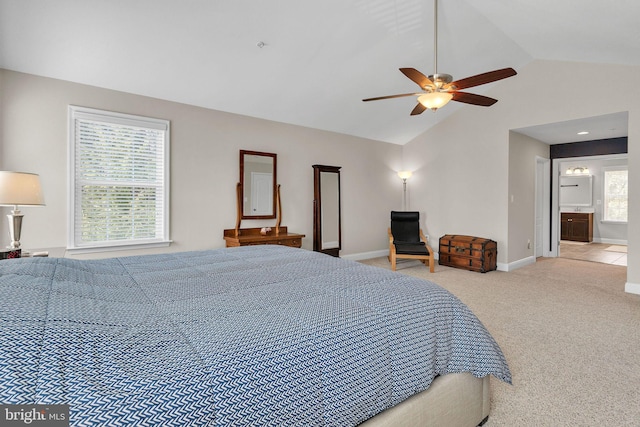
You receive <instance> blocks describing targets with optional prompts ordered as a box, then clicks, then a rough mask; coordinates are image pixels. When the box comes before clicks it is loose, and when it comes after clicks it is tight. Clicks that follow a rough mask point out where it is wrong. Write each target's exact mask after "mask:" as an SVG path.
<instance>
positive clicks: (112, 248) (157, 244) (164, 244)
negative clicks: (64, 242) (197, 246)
mask: <svg viewBox="0 0 640 427" xmlns="http://www.w3.org/2000/svg"><path fill="white" fill-rule="evenodd" d="M171 243H173V240H166V241H162V242H153V243H131V244H124V245H105V246H91V247H77V248H67V254H90V253H97V252H114V251H128V250H133V249H149V248H164V247H167V246H170V245H171Z"/></svg>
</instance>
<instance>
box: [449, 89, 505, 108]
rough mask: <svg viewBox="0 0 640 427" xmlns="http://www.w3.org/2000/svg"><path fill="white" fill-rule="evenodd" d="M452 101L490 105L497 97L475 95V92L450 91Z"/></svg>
mask: <svg viewBox="0 0 640 427" xmlns="http://www.w3.org/2000/svg"><path fill="white" fill-rule="evenodd" d="M452 93H453V98H452V100H453V101H458V102H464V103H465V104H473V105H480V106H481V107H490V106H492V105H493V104H495V103H496V102H498V100H497V99H493V98H489V97H488V96H484V95H476V94H475V93H467V92H452Z"/></svg>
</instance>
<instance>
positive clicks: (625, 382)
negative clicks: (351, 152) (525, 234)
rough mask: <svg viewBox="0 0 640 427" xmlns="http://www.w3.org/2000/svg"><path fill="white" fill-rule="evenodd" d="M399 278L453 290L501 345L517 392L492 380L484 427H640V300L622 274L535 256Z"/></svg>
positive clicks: (403, 269)
mask: <svg viewBox="0 0 640 427" xmlns="http://www.w3.org/2000/svg"><path fill="white" fill-rule="evenodd" d="M362 262H363V263H365V264H369V265H374V266H377V267H381V268H387V269H389V268H390V267H389V262H388V261H387V259H386V257H384V258H375V259H371V260H365V261H362ZM398 272H399V273H400V274H408V275H411V276H417V277H421V278H425V279H428V280H431V281H434V282H436V283H438V284H440V285H441V286H443V287H444V288H446V289H448V290H449V291H451V292H452V293H453V294H454V295H456V296H458V298H460V299H461V300H462V301H463V302H465V303H466V304H467V305H468V306H469V307H470V308H471V309H472V310H473V311H474V312H475V313H476V315H477V316H478V318H479V319H480V320H481V321H482V323H483V324H484V325H485V326H486V327H487V329H488V330H489V331H490V332H491V333H492V334H493V336H494V337H495V339H496V341H497V342H498V344H500V346H501V348H502V350H503V351H504V353H505V356H506V358H507V361H508V362H509V366H510V368H511V371H512V375H513V385H512V386H509V385H507V384H504V383H502V382H501V381H498V380H496V379H495V378H492V381H491V390H492V402H491V414H490V416H489V421H488V423H487V424H486V426H488V427H497V426H510V427H511V426H536V427H539V426H553V427H557V426H616V427H617V426H640V296H638V295H632V294H627V293H625V292H624V285H625V281H626V268H625V267H622V266H616V265H606V264H600V263H595V262H589V261H579V260H572V259H562V258H541V259H539V260H538V262H536V263H535V264H532V265H529V266H526V267H523V268H520V269H517V270H514V271H512V272H508V273H507V272H500V271H492V272H489V273H484V274H482V273H474V272H468V271H464V270H459V269H454V268H449V267H444V266H440V265H436V271H435V273H433V274H430V273H429V270H428V268H427V267H425V266H424V265H421V264H419V263H416V262H409V263H407V264H404V265H400V266H399V267H398Z"/></svg>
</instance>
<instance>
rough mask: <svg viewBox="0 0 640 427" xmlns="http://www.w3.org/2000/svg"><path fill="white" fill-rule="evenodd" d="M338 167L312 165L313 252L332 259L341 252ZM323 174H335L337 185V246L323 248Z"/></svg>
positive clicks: (340, 202)
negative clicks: (329, 256)
mask: <svg viewBox="0 0 640 427" xmlns="http://www.w3.org/2000/svg"><path fill="white" fill-rule="evenodd" d="M340 169H341V167H340V166H327V165H313V250H314V251H316V252H322V253H324V254H327V255H331V256H334V257H339V256H340V250H342V208H341V204H342V201H341V195H340ZM325 173H332V174H336V178H337V180H336V183H337V187H338V188H336V190H337V196H338V198H337V210H338V211H337V218H336V220H337V228H338V230H337V232H338V246H337V247H333V246H332V247H329V248H326V247H324V242H323V236H322V234H323V233H322V230H323V213H324V212H323V203H322V198H323V194H322V175H323V174H325Z"/></svg>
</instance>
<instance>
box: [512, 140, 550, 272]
mask: <svg viewBox="0 0 640 427" xmlns="http://www.w3.org/2000/svg"><path fill="white" fill-rule="evenodd" d="M540 157H541V158H544V159H548V158H549V145H547V144H544V143H542V142H540V141H537V140H535V139H533V138H529V137H528V136H525V135H522V134H519V133H517V132H510V135H509V188H508V193H507V194H508V206H509V214H508V218H509V222H508V224H509V228H508V233H507V235H508V245H507V251H508V253H507V263H513V262H517V261H519V260H523V259H527V258H530V257H533V256H534V255H535V242H536V239H535V237H536V236H535V208H536V159H537V158H540ZM512 196H513V198H512ZM548 214H549V211H548V210H546V211H545V215H548ZM529 243H530V245H529Z"/></svg>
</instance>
